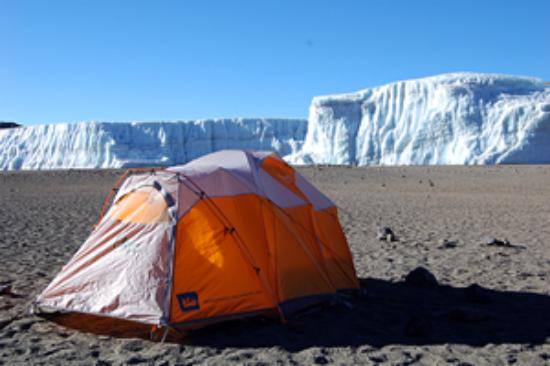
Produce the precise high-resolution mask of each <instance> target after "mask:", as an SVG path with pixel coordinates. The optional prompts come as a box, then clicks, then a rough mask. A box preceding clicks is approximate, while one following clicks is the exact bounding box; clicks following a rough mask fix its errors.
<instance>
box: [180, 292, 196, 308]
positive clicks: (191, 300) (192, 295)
mask: <svg viewBox="0 0 550 366" xmlns="http://www.w3.org/2000/svg"><path fill="white" fill-rule="evenodd" d="M176 297H177V298H178V303H179V304H180V309H181V311H183V312H185V311H192V310H199V308H200V306H199V295H197V293H196V292H194V291H193V292H185V293H183V294H177V295H176Z"/></svg>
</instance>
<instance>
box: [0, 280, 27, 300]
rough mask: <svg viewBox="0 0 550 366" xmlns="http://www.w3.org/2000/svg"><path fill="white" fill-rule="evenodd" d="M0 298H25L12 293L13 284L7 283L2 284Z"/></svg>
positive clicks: (0, 284) (0, 285)
mask: <svg viewBox="0 0 550 366" xmlns="http://www.w3.org/2000/svg"><path fill="white" fill-rule="evenodd" d="M0 296H7V297H11V298H14V299H17V298H21V297H23V296H21V295H18V294H16V293H14V292H12V287H11V283H7V282H4V283H0Z"/></svg>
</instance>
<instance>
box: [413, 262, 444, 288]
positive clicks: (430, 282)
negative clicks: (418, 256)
mask: <svg viewBox="0 0 550 366" xmlns="http://www.w3.org/2000/svg"><path fill="white" fill-rule="evenodd" d="M405 283H406V284H407V285H410V286H415V287H426V288H430V287H437V286H438V283H437V279H436V278H435V276H434V275H433V274H432V273H431V272H430V271H428V270H427V269H426V268H424V267H416V268H415V269H413V270H412V271H411V272H409V274H407V276H406V277H405Z"/></svg>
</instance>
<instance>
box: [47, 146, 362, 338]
mask: <svg viewBox="0 0 550 366" xmlns="http://www.w3.org/2000/svg"><path fill="white" fill-rule="evenodd" d="M109 205H110V206H109ZM107 206H109V207H108V210H106V209H104V210H103V211H106V213H105V214H104V215H103V213H102V217H101V218H100V221H99V222H98V224H96V226H95V227H94V230H93V232H92V233H91V235H90V236H89V238H88V239H87V240H86V241H85V242H84V244H83V245H82V247H81V248H80V249H79V250H78V251H77V253H76V254H75V255H74V256H73V257H72V259H71V260H70V261H69V262H68V263H67V264H66V265H65V266H64V267H63V268H62V270H61V271H60V273H59V274H58V275H57V276H56V277H55V278H54V280H53V281H52V282H51V283H50V284H49V285H48V287H47V288H46V289H45V290H44V291H43V292H42V293H41V294H40V295H39V296H38V299H37V301H36V305H37V308H38V309H41V311H44V310H45V309H48V310H50V311H51V310H54V312H53V313H51V312H49V313H48V314H51V315H49V316H48V317H51V318H52V319H53V320H55V321H58V322H59V323H61V324H65V325H68V326H70V327H74V328H77V329H83V330H88V331H98V332H102V331H104V330H105V329H107V332H108V333H110V334H113V335H123V336H125V335H128V336H134V335H138V334H142V332H144V331H147V332H148V331H149V330H150V329H151V328H152V327H153V328H155V329H162V328H164V329H177V330H185V329H190V328H196V327H199V326H202V325H205V324H209V323H212V322H217V321H221V320H225V319H231V318H235V317H237V318H238V317H245V316H249V315H253V314H261V313H268V314H269V313H272V314H278V315H279V316H281V317H283V318H284V317H287V316H289V315H291V314H292V313H293V312H295V311H296V310H299V309H301V308H303V307H304V306H307V305H310V304H311V303H315V302H318V301H321V300H324V299H326V298H327V297H330V296H334V295H335V294H337V293H338V292H339V291H340V290H345V289H356V288H358V287H359V283H358V280H357V276H356V273H355V268H354V266H353V261H352V257H351V253H350V250H349V247H348V244H347V241H346V238H345V236H344V233H343V232H342V228H341V226H340V223H339V221H338V217H337V209H336V207H335V205H334V204H333V203H332V202H331V201H330V200H329V199H328V198H327V197H326V196H324V195H323V194H322V193H321V192H319V191H318V190H317V189H316V188H314V187H313V186H312V185H311V184H310V183H308V182H307V181H306V180H305V179H304V178H303V177H302V176H301V175H300V174H299V173H297V172H296V171H295V170H294V169H293V168H292V167H290V166H289V165H287V164H286V163H285V162H284V161H283V160H282V159H280V158H279V157H278V156H277V155H275V154H273V153H269V152H254V151H240V150H225V151H219V152H216V153H212V154H209V155H206V156H203V157H201V158H199V159H196V160H193V161H191V162H190V163H188V164H185V165H182V166H175V167H171V168H166V169H160V170H151V169H149V170H135V171H132V170H130V171H128V172H127V174H125V175H124V176H123V177H121V179H120V180H119V183H117V186H115V188H114V189H113V194H112V195H110V196H109V197H108V198H107V200H106V204H105V205H104V207H105V208H107ZM43 314H44V313H43Z"/></svg>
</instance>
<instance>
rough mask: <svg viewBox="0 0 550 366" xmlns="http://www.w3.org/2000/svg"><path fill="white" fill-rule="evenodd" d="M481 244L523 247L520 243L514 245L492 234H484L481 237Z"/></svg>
mask: <svg viewBox="0 0 550 366" xmlns="http://www.w3.org/2000/svg"><path fill="white" fill-rule="evenodd" d="M483 244H485V245H488V246H495V247H503V248H525V247H524V246H521V245H514V244H512V243H510V241H509V240H508V239H506V238H505V239H504V240H500V239H497V238H494V237H492V236H486V237H485V238H483Z"/></svg>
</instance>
